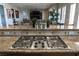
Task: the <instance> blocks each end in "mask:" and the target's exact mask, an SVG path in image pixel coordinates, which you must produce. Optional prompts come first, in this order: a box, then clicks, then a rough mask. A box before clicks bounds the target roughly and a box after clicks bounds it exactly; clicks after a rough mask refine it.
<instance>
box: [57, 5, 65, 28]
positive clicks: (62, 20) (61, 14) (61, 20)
mask: <svg viewBox="0 0 79 59" xmlns="http://www.w3.org/2000/svg"><path fill="white" fill-rule="evenodd" d="M58 13H59V17H58V18H59V19H58V22H59V23H65V16H66V6H63V7H61V8H59V9H58ZM60 28H61V29H64V25H61V26H60Z"/></svg>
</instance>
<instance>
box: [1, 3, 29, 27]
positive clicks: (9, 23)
mask: <svg viewBox="0 0 79 59" xmlns="http://www.w3.org/2000/svg"><path fill="white" fill-rule="evenodd" d="M0 5H3V7H4V13H5V19H6V24H7V26H8V25H13V19H8V16H7V9H11V8H12V9H14V10H18V11H19V18H15V20H16V21H18V22H21V21H22V20H23V18H27V19H28V20H29V19H30V15H29V14H30V11H29V10H28V9H21V8H18V7H16V6H13V5H10V4H4V3H0ZM23 13H25V15H24V14H23Z"/></svg>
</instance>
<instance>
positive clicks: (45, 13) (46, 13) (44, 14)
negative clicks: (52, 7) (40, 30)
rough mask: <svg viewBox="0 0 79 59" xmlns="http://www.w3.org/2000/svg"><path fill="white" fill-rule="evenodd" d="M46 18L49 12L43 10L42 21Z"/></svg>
mask: <svg viewBox="0 0 79 59" xmlns="http://www.w3.org/2000/svg"><path fill="white" fill-rule="evenodd" d="M48 16H49V10H48V9H46V10H43V11H42V19H43V20H46V19H48Z"/></svg>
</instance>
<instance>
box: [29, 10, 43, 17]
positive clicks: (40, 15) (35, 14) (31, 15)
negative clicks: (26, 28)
mask: <svg viewBox="0 0 79 59" xmlns="http://www.w3.org/2000/svg"><path fill="white" fill-rule="evenodd" d="M30 18H31V19H33V18H37V19H42V12H40V11H31V12H30Z"/></svg>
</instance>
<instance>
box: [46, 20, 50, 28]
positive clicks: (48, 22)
mask: <svg viewBox="0 0 79 59" xmlns="http://www.w3.org/2000/svg"><path fill="white" fill-rule="evenodd" d="M46 22H47V28H48V27H49V24H50V21H49V19H47V21H46Z"/></svg>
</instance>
